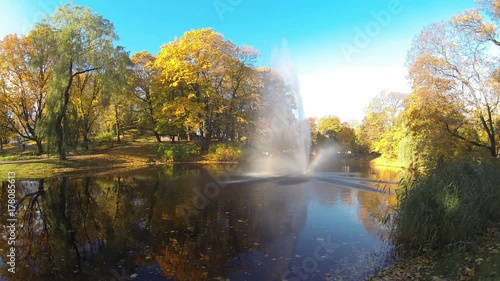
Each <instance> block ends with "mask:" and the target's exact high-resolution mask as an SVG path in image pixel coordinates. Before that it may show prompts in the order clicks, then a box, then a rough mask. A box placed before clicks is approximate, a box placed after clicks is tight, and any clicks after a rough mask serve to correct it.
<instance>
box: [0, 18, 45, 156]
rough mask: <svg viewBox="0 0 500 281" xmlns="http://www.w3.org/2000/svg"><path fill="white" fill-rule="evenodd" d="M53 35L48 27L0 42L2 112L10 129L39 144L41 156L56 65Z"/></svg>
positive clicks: (42, 26) (40, 27) (8, 36)
mask: <svg viewBox="0 0 500 281" xmlns="http://www.w3.org/2000/svg"><path fill="white" fill-rule="evenodd" d="M51 35H52V34H51V32H50V30H49V29H48V27H47V26H46V25H38V26H37V27H36V28H35V29H33V30H31V31H30V33H29V34H28V36H26V37H18V36H17V35H7V36H6V37H5V38H4V39H3V40H2V41H1V42H0V57H1V59H0V61H1V62H0V79H1V80H2V81H1V83H0V84H1V89H0V95H1V96H2V97H1V99H0V103H2V107H1V108H0V110H2V115H4V116H8V119H7V121H8V124H7V125H8V129H9V130H11V131H13V132H15V133H17V134H18V135H20V136H22V137H24V138H26V139H29V140H33V141H35V142H36V144H37V149H38V153H40V154H41V153H43V145H42V135H43V134H42V133H41V132H40V129H39V127H40V124H41V121H42V118H44V115H45V113H46V109H45V107H46V97H47V91H48V83H49V79H50V78H51V74H52V70H51V68H52V66H53V63H54V61H53V54H52V50H53V47H54V46H53V43H52V40H51V38H52V37H51Z"/></svg>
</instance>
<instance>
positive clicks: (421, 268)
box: [366, 225, 500, 281]
mask: <svg viewBox="0 0 500 281" xmlns="http://www.w3.org/2000/svg"><path fill="white" fill-rule="evenodd" d="M463 246H464V249H463V250H461V251H456V252H445V251H442V252H438V251H425V253H424V255H420V256H417V257H406V258H400V259H398V260H397V261H396V263H394V264H393V265H391V266H389V267H388V268H386V269H385V270H383V271H381V272H379V273H377V274H375V275H373V276H371V277H369V278H367V279H366V281H378V280H384V281H393V280H394V281H399V280H401V281H403V280H405V281H406V280H429V281H458V280H491V281H493V280H500V274H499V273H500V271H499V270H500V268H499V267H500V225H496V226H492V227H491V228H489V230H488V232H487V234H486V235H484V236H482V237H480V238H479V240H478V241H477V242H476V243H473V244H464V245H463Z"/></svg>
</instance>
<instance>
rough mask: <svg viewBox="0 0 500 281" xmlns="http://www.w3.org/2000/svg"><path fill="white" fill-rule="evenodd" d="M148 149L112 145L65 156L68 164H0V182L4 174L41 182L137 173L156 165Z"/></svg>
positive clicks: (140, 144) (37, 161)
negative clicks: (70, 176)
mask: <svg viewBox="0 0 500 281" xmlns="http://www.w3.org/2000/svg"><path fill="white" fill-rule="evenodd" d="M151 146H152V143H149V142H130V143H124V144H114V145H113V146H111V147H106V148H102V149H98V150H94V151H88V152H80V154H78V155H69V156H68V160H64V161H63V160H59V159H58V158H57V157H55V156H52V157H46V156H41V157H39V158H31V159H25V160H8V161H0V179H3V178H4V175H6V174H7V172H15V173H16V175H17V177H18V178H19V177H25V178H44V177H50V176H57V175H62V174H80V175H86V174H92V175H95V174H96V173H97V174H100V173H106V172H110V171H126V170H131V169H138V168H141V167H145V166H148V165H151V164H154V163H156V161H157V159H156V156H155V155H154V153H152V151H151ZM5 177H6V176H5Z"/></svg>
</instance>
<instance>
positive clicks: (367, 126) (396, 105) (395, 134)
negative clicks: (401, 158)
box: [360, 92, 406, 158]
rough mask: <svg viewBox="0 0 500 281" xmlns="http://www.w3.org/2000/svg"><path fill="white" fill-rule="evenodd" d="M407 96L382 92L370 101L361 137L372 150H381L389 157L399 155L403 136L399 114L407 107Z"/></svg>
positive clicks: (362, 125)
mask: <svg viewBox="0 0 500 281" xmlns="http://www.w3.org/2000/svg"><path fill="white" fill-rule="evenodd" d="M405 97H406V95H405V94H403V93H398V92H389V93H388V92H381V93H380V94H379V95H377V96H376V97H374V98H373V99H372V100H371V101H370V104H369V105H368V108H367V109H366V116H365V117H364V119H363V123H362V124H361V132H360V137H361V139H362V142H363V143H364V144H365V145H366V146H368V147H369V148H370V150H371V151H377V152H380V153H382V154H384V155H385V156H386V157H387V158H395V157H397V155H398V142H399V140H400V138H401V137H402V136H401V126H400V123H399V116H400V114H401V112H402V111H403V110H404V108H405Z"/></svg>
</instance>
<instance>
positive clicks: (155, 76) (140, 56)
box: [129, 51, 162, 142]
mask: <svg viewBox="0 0 500 281" xmlns="http://www.w3.org/2000/svg"><path fill="white" fill-rule="evenodd" d="M131 60H132V63H133V67H132V75H131V77H130V82H129V83H131V89H132V93H133V94H134V96H135V97H136V98H137V99H138V101H139V104H140V113H141V116H142V118H141V120H142V121H143V122H142V123H144V124H145V126H146V127H147V128H148V129H149V130H150V131H151V132H153V134H154V135H155V137H156V140H157V141H158V142H161V136H160V129H159V122H158V120H157V118H158V115H159V114H158V111H159V106H160V105H161V104H160V101H159V97H160V94H161V93H160V92H159V91H161V86H162V85H161V83H160V77H159V75H160V69H159V68H157V67H155V66H154V62H155V60H156V57H155V56H153V55H152V54H150V53H148V52H146V51H143V52H139V53H135V54H133V55H132V57H131Z"/></svg>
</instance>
